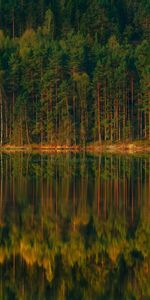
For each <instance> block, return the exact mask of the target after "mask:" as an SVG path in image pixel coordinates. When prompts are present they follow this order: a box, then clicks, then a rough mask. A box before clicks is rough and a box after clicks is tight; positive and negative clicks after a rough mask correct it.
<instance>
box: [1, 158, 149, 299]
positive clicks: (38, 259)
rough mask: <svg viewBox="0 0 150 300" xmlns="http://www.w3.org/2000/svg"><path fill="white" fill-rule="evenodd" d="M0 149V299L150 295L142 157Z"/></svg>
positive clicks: (145, 165)
mask: <svg viewBox="0 0 150 300" xmlns="http://www.w3.org/2000/svg"><path fill="white" fill-rule="evenodd" d="M0 156H1V169H0V170H1V174H0V175H1V176H0V274H1V275H0V299H61V300H63V299H69V300H73V299H115V300H116V299H117V300H119V299H149V297H150V284H149V277H150V226H149V225H150V224H149V217H150V213H149V209H150V200H149V196H150V173H149V170H150V158H149V157H148V156H144V155H143V156H116V155H102V156H93V155H85V154H79V153H76V154H71V153H67V154H60V153H59V154H49V155H48V154H42V155H40V154H34V155H31V154H24V153H15V154H4V153H3V154H2V153H1V154H0Z"/></svg>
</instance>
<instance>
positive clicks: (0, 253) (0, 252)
mask: <svg viewBox="0 0 150 300" xmlns="http://www.w3.org/2000/svg"><path fill="white" fill-rule="evenodd" d="M6 254H7V253H6V250H5V249H4V248H2V247H1V248H0V264H3V263H4V260H5V258H6Z"/></svg>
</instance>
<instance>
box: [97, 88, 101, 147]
mask: <svg viewBox="0 0 150 300" xmlns="http://www.w3.org/2000/svg"><path fill="white" fill-rule="evenodd" d="M97 124H98V141H99V143H101V124H100V83H98V85H97Z"/></svg>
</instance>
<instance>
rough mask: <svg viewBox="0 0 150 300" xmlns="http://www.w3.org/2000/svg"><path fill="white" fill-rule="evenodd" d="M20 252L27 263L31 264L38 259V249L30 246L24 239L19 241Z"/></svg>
mask: <svg viewBox="0 0 150 300" xmlns="http://www.w3.org/2000/svg"><path fill="white" fill-rule="evenodd" d="M20 254H21V256H22V257H23V259H24V260H25V262H26V263H27V264H28V265H31V266H32V265H33V264H34V263H36V262H37V259H38V249H37V247H36V246H35V245H34V246H31V245H30V244H28V243H26V242H25V241H21V243H20Z"/></svg>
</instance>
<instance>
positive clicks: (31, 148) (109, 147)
mask: <svg viewBox="0 0 150 300" xmlns="http://www.w3.org/2000/svg"><path fill="white" fill-rule="evenodd" d="M35 151H36V152H48V153H57V152H93V153H102V152H110V153H136V152H138V153H140V152H145V153H150V141H133V142H119V143H117V142H116V143H102V144H98V143H95V144H92V143H91V144H88V145H86V146H85V147H82V146H81V145H75V146H67V145H55V146H54V145H47V144H45V145H38V144H37V145H34V144H31V145H23V146H16V145H10V144H9V145H7V144H6V145H3V146H1V147H0V152H35Z"/></svg>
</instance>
